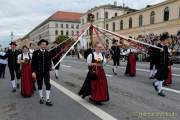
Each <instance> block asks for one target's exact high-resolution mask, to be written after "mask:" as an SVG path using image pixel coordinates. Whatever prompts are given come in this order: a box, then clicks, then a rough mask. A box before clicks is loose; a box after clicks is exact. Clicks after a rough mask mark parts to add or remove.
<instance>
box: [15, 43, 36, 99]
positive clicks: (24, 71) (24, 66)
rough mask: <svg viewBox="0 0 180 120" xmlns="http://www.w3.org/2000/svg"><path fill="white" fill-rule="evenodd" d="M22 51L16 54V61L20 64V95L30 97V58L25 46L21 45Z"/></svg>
mask: <svg viewBox="0 0 180 120" xmlns="http://www.w3.org/2000/svg"><path fill="white" fill-rule="evenodd" d="M22 50H23V53H22V54H20V55H18V63H19V64H21V95H22V96H23V97H31V96H32V95H33V79H32V71H31V58H32V55H31V54H30V53H29V49H28V47H27V46H23V48H22Z"/></svg>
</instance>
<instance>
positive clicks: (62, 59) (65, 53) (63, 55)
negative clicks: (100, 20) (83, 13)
mask: <svg viewBox="0 0 180 120" xmlns="http://www.w3.org/2000/svg"><path fill="white" fill-rule="evenodd" d="M88 29H89V27H87V28H86V29H85V30H84V32H83V33H82V34H81V35H80V36H79V37H78V39H77V41H76V42H75V43H74V44H73V45H72V46H71V47H70V48H69V49H68V51H67V52H66V53H65V54H64V55H63V56H62V58H61V59H60V60H59V61H58V62H57V63H56V65H54V67H53V69H55V68H56V66H57V65H59V64H60V63H61V61H62V60H63V59H64V58H65V57H66V55H67V54H68V53H69V51H70V50H71V49H72V48H73V47H74V46H75V45H76V44H77V43H78V42H79V41H80V39H81V38H82V37H83V35H84V34H85V33H86V32H87V30H88Z"/></svg>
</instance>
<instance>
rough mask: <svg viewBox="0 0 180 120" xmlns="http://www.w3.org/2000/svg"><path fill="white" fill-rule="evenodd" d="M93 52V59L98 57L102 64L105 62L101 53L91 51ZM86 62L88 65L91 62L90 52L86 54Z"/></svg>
mask: <svg viewBox="0 0 180 120" xmlns="http://www.w3.org/2000/svg"><path fill="white" fill-rule="evenodd" d="M93 54H94V59H99V58H100V60H103V64H105V63H106V58H105V57H103V55H102V53H97V52H93ZM87 63H88V65H90V64H91V63H92V54H89V55H88V57H87Z"/></svg>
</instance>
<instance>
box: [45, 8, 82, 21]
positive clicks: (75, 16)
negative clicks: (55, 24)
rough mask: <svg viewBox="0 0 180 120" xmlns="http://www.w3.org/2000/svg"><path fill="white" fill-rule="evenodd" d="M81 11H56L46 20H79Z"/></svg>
mask: <svg viewBox="0 0 180 120" xmlns="http://www.w3.org/2000/svg"><path fill="white" fill-rule="evenodd" d="M80 16H81V13H76V12H64V11H57V12H55V13H54V14H53V15H51V16H50V17H49V18H48V20H55V21H71V22H80Z"/></svg>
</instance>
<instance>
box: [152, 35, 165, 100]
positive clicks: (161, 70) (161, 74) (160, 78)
mask: <svg viewBox="0 0 180 120" xmlns="http://www.w3.org/2000/svg"><path fill="white" fill-rule="evenodd" d="M160 40H161V43H160V44H159V45H158V47H161V48H163V50H161V51H160V57H159V58H160V63H159V65H158V69H157V73H156V75H155V78H156V79H157V81H156V82H154V83H153V86H154V88H155V90H156V91H157V92H158V95H159V96H162V97H165V96H166V95H165V94H164V93H163V91H162V85H163V82H164V80H166V79H167V77H168V65H169V53H168V47H167V45H166V43H167V42H168V40H169V35H168V33H164V34H163V35H162V36H161V38H160Z"/></svg>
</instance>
